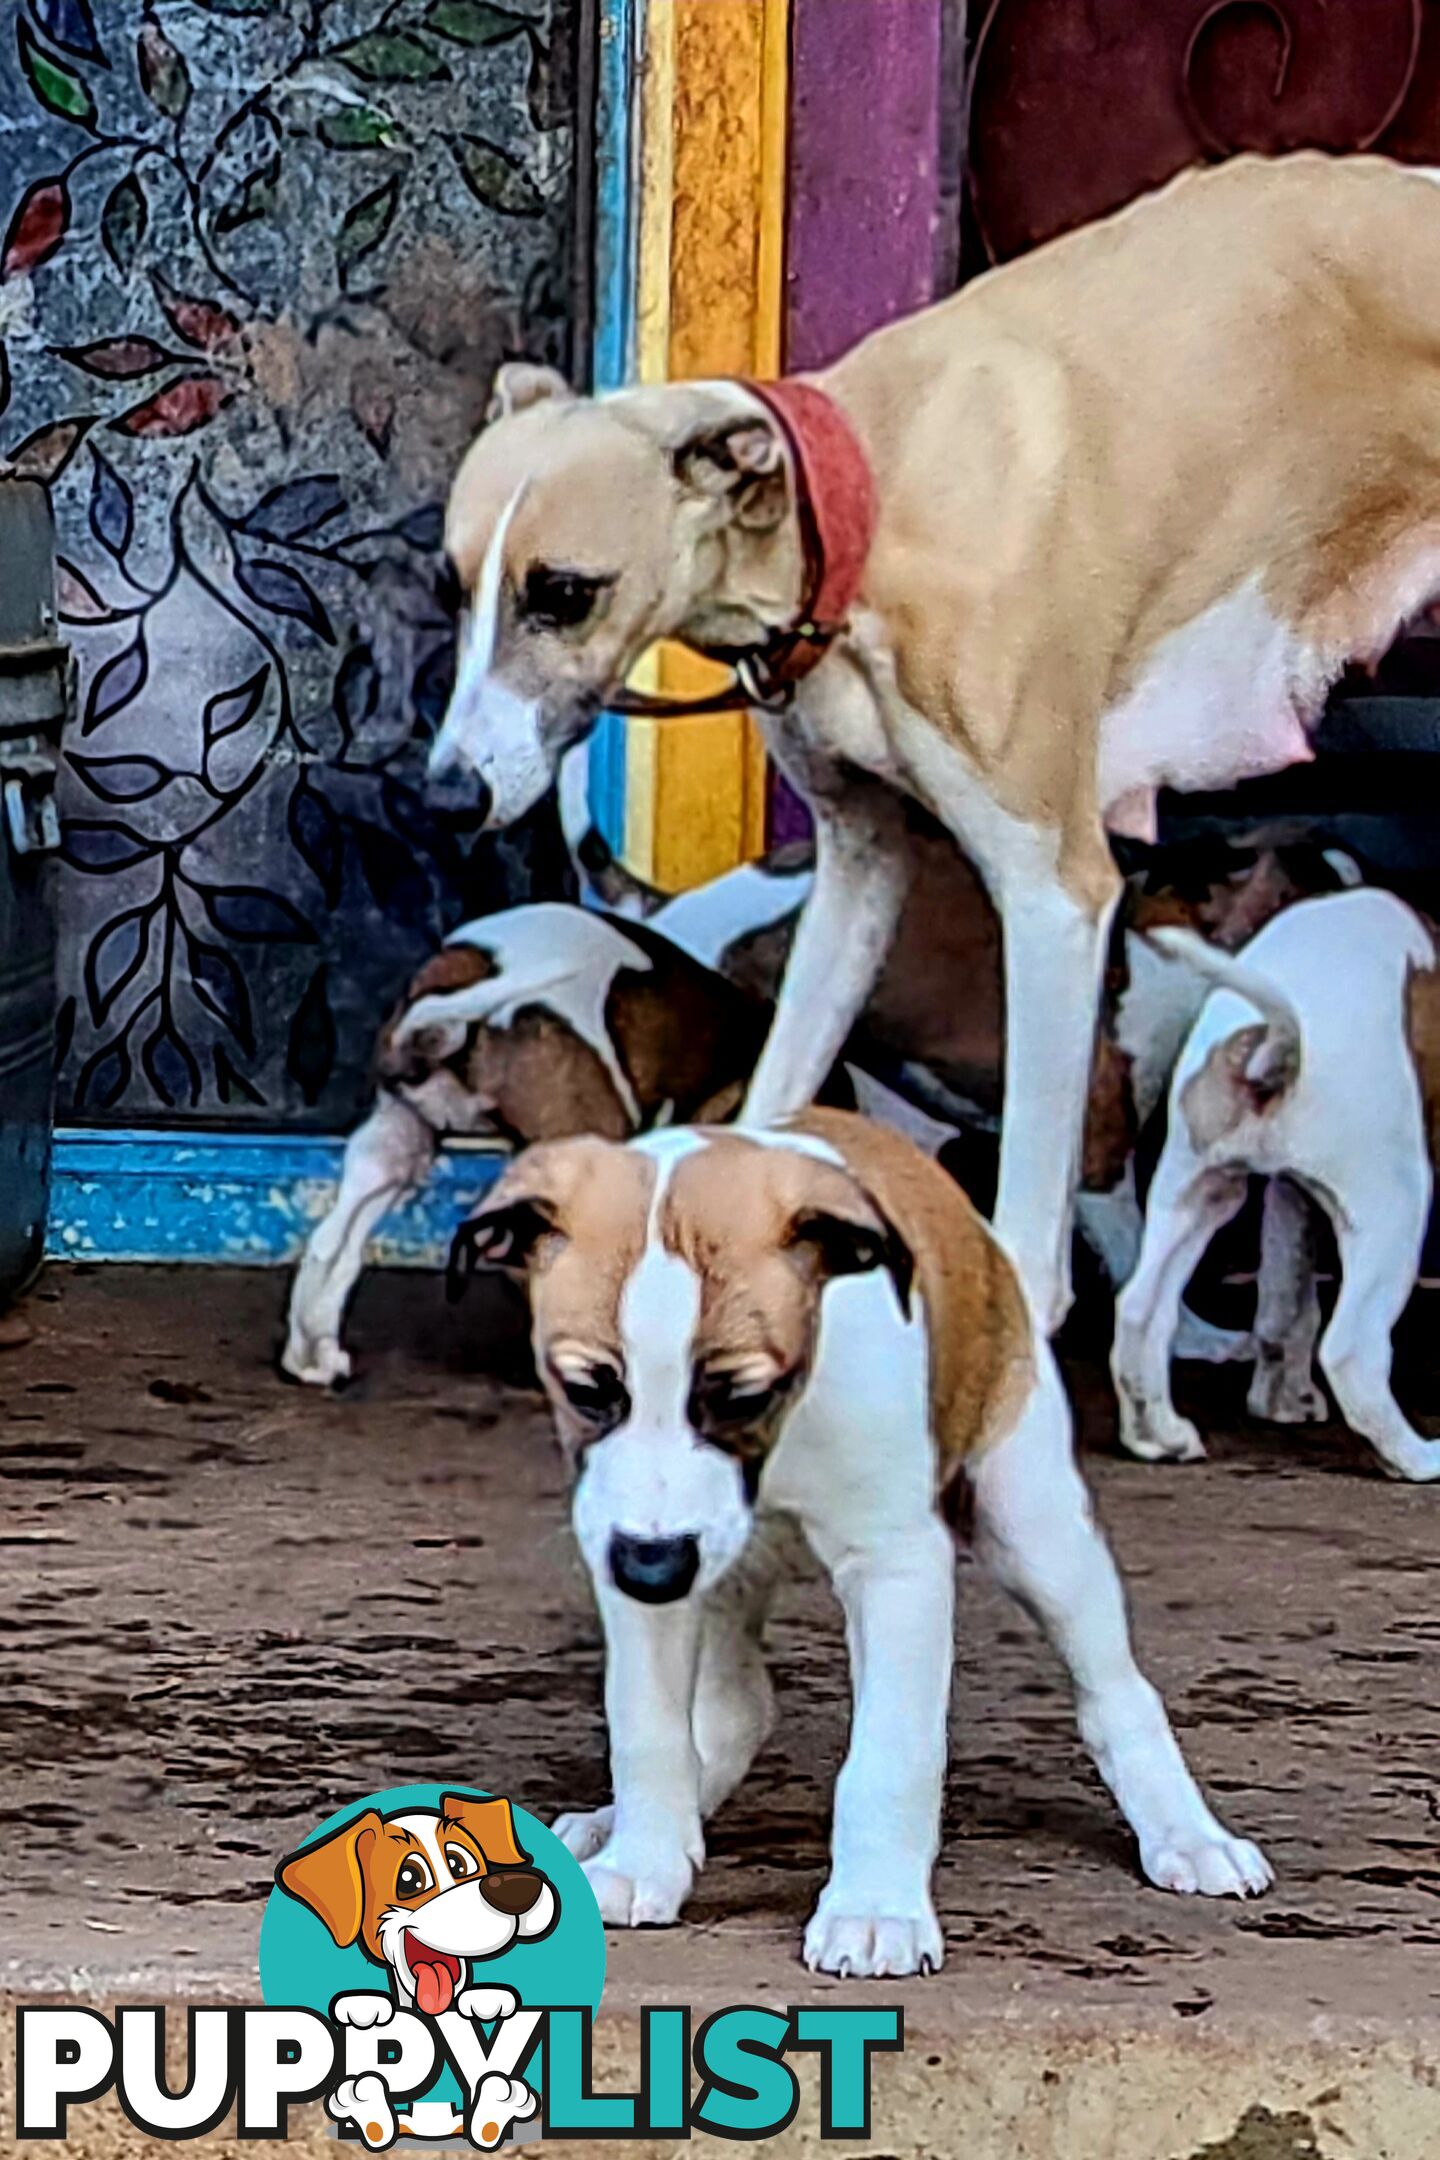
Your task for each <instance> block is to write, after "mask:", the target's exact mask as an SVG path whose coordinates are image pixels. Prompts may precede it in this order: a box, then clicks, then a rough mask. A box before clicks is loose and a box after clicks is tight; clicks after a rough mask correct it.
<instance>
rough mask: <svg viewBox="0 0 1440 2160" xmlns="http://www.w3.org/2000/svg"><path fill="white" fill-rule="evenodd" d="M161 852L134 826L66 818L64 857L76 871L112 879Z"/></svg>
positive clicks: (152, 841)
mask: <svg viewBox="0 0 1440 2160" xmlns="http://www.w3.org/2000/svg"><path fill="white" fill-rule="evenodd" d="M159 852H160V843H159V841H158V840H147V839H146V838H145V836H144V834H143V833H138V832H136V831H135V830H134V828H133V827H132V826H129V825H122V824H120V823H119V821H118V820H117V821H115V822H113V823H112V822H110V821H108V820H105V819H101V818H66V820H65V822H64V824H63V825H62V827H61V830H60V857H61V860H62V861H63V862H67V863H69V865H70V867H71V869H72V870H86V871H89V872H90V873H91V874H92V875H93V876H96V877H108V876H109V875H110V874H111V872H112V871H115V870H133V869H134V868H135V866H136V864H137V863H142V862H149V860H150V858H151V857H152V856H153V855H158V854H159Z"/></svg>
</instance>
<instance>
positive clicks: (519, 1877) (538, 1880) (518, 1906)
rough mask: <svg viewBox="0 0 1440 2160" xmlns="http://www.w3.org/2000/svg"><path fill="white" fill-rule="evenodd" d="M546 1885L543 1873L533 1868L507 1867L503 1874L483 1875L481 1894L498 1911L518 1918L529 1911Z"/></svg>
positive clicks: (514, 1918) (515, 1918)
mask: <svg viewBox="0 0 1440 2160" xmlns="http://www.w3.org/2000/svg"><path fill="white" fill-rule="evenodd" d="M544 1887H545V1878H544V1876H543V1875H537V1874H536V1872H535V1870H534V1869H533V1868H506V1870H505V1872H504V1874H503V1875H482V1876H481V1878H480V1895H481V1897H483V1898H484V1900H485V1902H486V1904H487V1905H493V1906H494V1908H495V1910H496V1912H503V1913H508V1914H509V1915H510V1917H511V1919H512V1920H518V1919H519V1917H520V1915H521V1913H527V1912H529V1910H530V1908H531V1906H532V1905H534V1904H535V1902H536V1901H537V1899H538V1898H539V1896H540V1892H541V1891H542V1890H543V1889H544Z"/></svg>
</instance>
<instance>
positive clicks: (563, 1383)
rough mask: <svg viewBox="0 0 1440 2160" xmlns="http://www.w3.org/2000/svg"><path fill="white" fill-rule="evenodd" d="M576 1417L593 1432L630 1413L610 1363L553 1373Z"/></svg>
mask: <svg viewBox="0 0 1440 2160" xmlns="http://www.w3.org/2000/svg"><path fill="white" fill-rule="evenodd" d="M555 1377H556V1379H557V1381H558V1382H559V1384H560V1390H561V1393H562V1394H563V1395H564V1397H565V1400H566V1402H567V1403H569V1405H570V1408H571V1409H572V1410H573V1411H574V1412H575V1414H576V1416H577V1417H579V1418H583V1420H584V1422H585V1423H586V1425H588V1426H589V1427H590V1429H591V1431H592V1432H594V1433H597V1434H599V1433H605V1432H609V1431H611V1430H612V1428H613V1427H614V1426H616V1425H619V1424H620V1423H621V1422H622V1421H623V1420H624V1419H625V1418H626V1417H628V1416H629V1413H630V1397H629V1395H628V1394H627V1392H626V1388H625V1383H624V1381H623V1380H622V1379H621V1378H620V1375H619V1373H618V1372H616V1370H615V1368H614V1366H613V1365H592V1366H591V1367H590V1368H589V1370H588V1371H587V1372H583V1373H581V1372H569V1373H558V1372H557V1374H556V1375H555Z"/></svg>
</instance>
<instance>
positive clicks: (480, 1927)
mask: <svg viewBox="0 0 1440 2160" xmlns="http://www.w3.org/2000/svg"><path fill="white" fill-rule="evenodd" d="M275 1880H276V1882H277V1883H278V1884H279V1885H280V1887H281V1889H282V1890H285V1891H287V1892H288V1893H289V1895H290V1896H291V1897H293V1898H298V1899H299V1900H300V1902H301V1903H302V1904H303V1905H307V1906H308V1907H309V1908H310V1910H311V1911H312V1912H313V1913H315V1914H316V1916H317V1917H318V1918H319V1919H320V1920H321V1922H322V1923H323V1924H324V1926H325V1927H326V1929H327V1930H328V1931H329V1933H330V1935H331V1936H332V1938H333V1939H334V1941H335V1942H336V1943H338V1944H339V1945H340V1947H341V1948H342V1949H348V1948H349V1947H350V1946H351V1945H352V1944H355V1945H358V1947H359V1948H360V1949H361V1950H362V1951H363V1952H364V1954H365V1956H366V1957H367V1958H369V1959H370V1961H371V1963H372V1964H375V1965H378V1966H382V1967H384V1968H385V1969H386V1971H387V1972H388V1975H389V1981H390V1988H389V1991H388V1992H384V1993H382V1992H381V1991H379V1990H378V1989H377V1990H375V1991H374V1992H364V1993H360V1992H357V1993H355V1994H350V1995H339V1996H337V1997H336V1998H335V2001H334V2003H333V2004H332V2006H331V2009H332V2015H333V2016H334V2017H335V2019H336V2021H337V2022H338V2023H339V2024H342V2025H353V2026H358V2027H370V2026H377V2025H385V2024H388V2023H389V2022H390V2021H391V2019H392V2018H393V2017H394V2016H395V2013H396V2011H397V2010H407V2011H417V2012H419V2013H420V2014H421V2015H422V2016H424V2017H426V2018H433V2019H435V2020H437V2021H438V2022H440V2023H441V2025H442V2030H443V2029H444V2024H445V2021H447V2020H449V2019H452V2018H461V2019H470V2020H474V2021H476V2022H478V2023H481V2024H487V2025H488V2024H490V2023H491V2022H492V2021H493V2020H495V2019H497V2018H506V2017H510V2016H513V2015H514V2013H515V2011H516V2010H517V2009H518V2008H519V2007H520V1998H519V1996H518V1995H517V1994H516V1993H515V1991H514V1989H513V1988H508V1987H487V1986H485V1985H483V1984H480V1985H475V1984H472V1982H471V1979H470V1972H469V1968H470V1966H471V1965H472V1964H475V1963H483V1962H484V1960H485V1959H487V1958H493V1957H498V1956H499V1955H500V1954H501V1952H502V1951H505V1950H508V1949H509V1948H510V1947H511V1945H512V1944H514V1943H517V1942H536V1941H538V1940H539V1939H540V1938H541V1937H542V1936H545V1935H548V1934H549V1933H550V1932H551V1930H552V1929H553V1928H554V1926H555V1924H556V1922H557V1921H558V1919H559V1917H560V1900H559V1898H558V1897H557V1896H556V1893H555V1887H554V1885H553V1883H551V1882H550V1881H549V1880H548V1878H547V1877H546V1876H545V1875H543V1874H542V1873H541V1872H540V1870H539V1869H538V1868H537V1867H535V1866H534V1865H533V1863H532V1861H531V1858H530V1855H529V1854H528V1853H526V1852H524V1851H523V1850H522V1849H521V1846H520V1844H519V1842H518V1840H517V1838H516V1835H515V1818H514V1814H513V1811H512V1809H511V1806H510V1802H509V1801H508V1800H503V1799H490V1800H477V1799H475V1798H473V1797H471V1796H470V1795H468V1794H465V1793H444V1794H442V1796H441V1800H440V1805H439V1806H438V1807H435V1808H405V1809H402V1810H400V1811H398V1812H397V1813H395V1814H391V1815H382V1814H380V1813H379V1812H378V1811H377V1810H376V1809H375V1808H367V1809H366V1810H365V1811H364V1813H363V1814H360V1815H357V1816H356V1817H355V1818H354V1819H353V1821H351V1822H348V1823H344V1824H342V1825H341V1827H340V1828H339V1829H338V1830H335V1831H332V1832H331V1834H330V1835H329V1836H328V1837H325V1838H321V1839H319V1840H318V1841H317V1842H316V1843H315V1844H313V1845H304V1846H302V1847H301V1848H300V1850H299V1851H298V1852H294V1853H291V1854H290V1855H289V1856H288V1858H286V1859H284V1860H282V1861H281V1863H280V1865H279V1867H278V1868H277V1869H276V1870H275ZM537 2104H538V2100H537V2095H536V2094H535V2093H534V2092H533V2091H532V2089H531V2088H530V2087H529V2086H528V2085H527V2084H526V2083H525V2081H524V2080H523V2079H522V2078H507V2077H502V2076H500V2075H498V2074H491V2075H489V2076H487V2077H485V2078H483V2079H482V2080H481V2082H480V2084H479V2086H478V2087H477V2089H476V2090H475V2092H474V2093H473V2094H472V2096H471V2102H470V2106H469V2108H468V2110H467V2116H468V2120H466V2121H463V2122H462V2121H461V2120H459V2119H457V2118H455V2116H454V2110H453V2109H451V2108H450V2107H449V2104H448V2103H435V2102H424V2101H421V2102H415V2103H414V2104H413V2105H412V2106H411V2108H410V2111H409V2114H408V2115H407V2116H406V2117H405V2118H403V2119H398V2120H397V2118H396V2115H395V2111H394V2108H393V2106H392V2104H391V2101H390V2095H389V2090H388V2088H387V2086H386V2084H385V2081H384V2079H383V2078H382V2077H380V2076H379V2075H378V2073H377V2074H367V2075H362V2076H360V2077H355V2078H347V2079H345V2080H344V2081H343V2083H342V2084H341V2085H340V2086H339V2087H338V2088H337V2089H336V2091H335V2092H334V2093H332V2094H331V2095H330V2096H329V2098H328V2099H327V2101H326V2107H327V2109H328V2110H329V2112H330V2114H331V2115H332V2116H334V2118H335V2119H336V2120H337V2121H340V2122H344V2121H350V2122H353V2123H354V2124H355V2127H356V2128H357V2130H358V2131H359V2134H360V2136H361V2138H362V2139H363V2140H364V2142H365V2144H366V2145H368V2146H370V2147H371V2148H372V2149H375V2150H379V2149H380V2148H382V2147H383V2146H386V2145H389V2144H390V2143H392V2142H393V2140H394V2139H395V2138H396V2137H397V2136H412V2137H420V2136H423V2137H437V2136H440V2137H448V2136H453V2135H457V2134H459V2133H460V2132H461V2131H462V2130H463V2131H464V2132H465V2134H467V2135H468V2136H469V2137H470V2138H471V2140H472V2142H473V2143H475V2144H478V2145H481V2146H483V2147H486V2148H489V2147H492V2146H494V2145H497V2144H498V2143H499V2142H500V2139H501V2137H502V2136H503V2135H504V2133H505V2131H506V2130H507V2129H508V2127H509V2125H510V2124H511V2123H512V2122H516V2121H523V2120H525V2119H527V2118H528V2117H529V2116H531V2115H533V2114H534V2113H535V2110H536V2106H537ZM442 2115H443V2116H444V2117H445V2118H446V2119H445V2120H444V2121H442V2120H440V2119H439V2118H440V2116H442Z"/></svg>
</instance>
